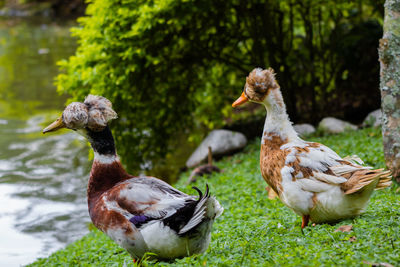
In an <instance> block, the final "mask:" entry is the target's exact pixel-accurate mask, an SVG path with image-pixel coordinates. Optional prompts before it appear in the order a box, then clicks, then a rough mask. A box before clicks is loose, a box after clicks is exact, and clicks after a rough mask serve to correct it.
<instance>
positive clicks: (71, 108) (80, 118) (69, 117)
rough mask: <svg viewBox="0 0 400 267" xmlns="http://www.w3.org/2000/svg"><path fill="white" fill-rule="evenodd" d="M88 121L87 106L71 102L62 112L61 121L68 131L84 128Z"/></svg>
mask: <svg viewBox="0 0 400 267" xmlns="http://www.w3.org/2000/svg"><path fill="white" fill-rule="evenodd" d="M88 119H89V116H88V109H87V106H86V105H85V104H83V103H80V102H72V103H71V104H69V105H68V106H67V107H66V108H65V110H64V112H63V121H64V123H65V124H66V125H67V127H68V128H70V129H80V128H84V127H85V126H86V125H87V123H88Z"/></svg>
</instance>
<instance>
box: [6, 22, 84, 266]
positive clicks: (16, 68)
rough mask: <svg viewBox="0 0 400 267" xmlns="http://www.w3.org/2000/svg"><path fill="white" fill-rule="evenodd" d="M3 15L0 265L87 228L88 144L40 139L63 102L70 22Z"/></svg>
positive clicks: (28, 257) (68, 136) (71, 138)
mask: <svg viewBox="0 0 400 267" xmlns="http://www.w3.org/2000/svg"><path fill="white" fill-rule="evenodd" d="M12 24H13V25H12V27H10V22H5V21H0V203H2V204H1V205H0V236H1V238H0V266H19V265H21V264H27V263H29V262H32V261H33V260H34V259H35V258H37V257H41V256H47V255H48V254H49V253H50V252H52V251H55V250H57V249H59V248H61V247H63V246H65V244H66V243H69V242H72V241H73V240H76V239H78V238H79V237H81V236H82V235H83V234H84V233H86V232H87V223H88V222H89V217H88V214H87V206H86V183H87V177H88V173H89V169H90V163H89V162H88V160H87V159H88V146H87V145H86V142H85V141H83V140H82V139H80V137H79V136H77V135H76V134H74V133H72V132H64V134H63V133H61V134H60V135H54V134H53V135H49V136H46V138H43V136H42V134H41V129H42V127H43V126H44V125H45V124H46V123H49V122H51V120H52V119H54V117H56V115H55V113H57V114H58V113H59V112H60V111H61V110H62V108H63V106H64V102H65V96H64V97H60V96H59V95H58V94H57V93H56V91H55V87H54V85H53V79H54V77H55V75H56V74H57V67H56V62H57V61H58V60H60V59H62V58H67V57H68V56H69V55H71V54H72V53H73V52H74V50H75V41H74V40H73V39H72V38H71V37H70V36H69V30H68V29H69V26H70V25H67V26H59V25H55V24H46V23H43V22H40V23H32V21H29V22H19V23H17V24H14V22H13V23H12Z"/></svg>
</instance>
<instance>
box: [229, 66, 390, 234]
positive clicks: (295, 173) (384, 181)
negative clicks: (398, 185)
mask: <svg viewBox="0 0 400 267" xmlns="http://www.w3.org/2000/svg"><path fill="white" fill-rule="evenodd" d="M248 101H250V102H254V103H258V104H261V105H264V106H265V108H266V111H267V116H266V119H265V124H264V129H263V134H262V138H261V151H260V169H261V175H262V177H263V179H264V180H265V181H266V182H267V184H268V185H269V186H270V187H271V188H272V189H273V190H274V191H275V193H276V194H277V195H278V197H279V198H280V199H281V201H282V202H283V203H284V204H285V205H286V206H287V207H289V208H290V209H292V210H293V211H294V212H295V213H296V214H298V215H300V216H301V218H302V223H301V229H303V228H305V227H306V226H307V225H308V224H309V222H310V221H311V222H313V223H316V224H318V223H335V222H338V221H341V220H344V219H348V218H353V217H355V216H358V215H360V214H362V213H363V212H364V211H365V208H366V206H367V204H368V201H369V199H370V197H371V194H372V192H373V191H374V189H383V188H386V187H388V186H390V185H391V173H390V171H387V170H386V171H385V170H384V169H372V168H371V167H368V166H364V164H363V162H362V160H361V159H360V158H359V157H357V156H356V155H354V156H350V157H345V158H341V157H340V156H339V155H338V154H337V153H336V152H334V151H333V150H332V149H330V148H329V147H327V146H325V145H323V144H320V143H316V142H308V141H305V140H303V139H301V138H300V137H299V136H298V134H297V133H296V131H295V130H294V128H293V125H292V123H291V121H290V119H289V116H288V114H287V112H286V107H285V103H284V101H283V97H282V93H281V90H280V86H279V84H278V82H277V81H276V79H275V72H274V70H273V69H272V68H269V69H262V68H255V69H253V70H252V71H251V72H250V73H249V75H248V76H247V77H246V82H245V86H244V90H243V92H242V94H241V96H240V97H239V98H238V99H237V100H236V101H235V102H234V103H233V104H232V107H237V106H240V105H242V104H244V103H246V102H248Z"/></svg>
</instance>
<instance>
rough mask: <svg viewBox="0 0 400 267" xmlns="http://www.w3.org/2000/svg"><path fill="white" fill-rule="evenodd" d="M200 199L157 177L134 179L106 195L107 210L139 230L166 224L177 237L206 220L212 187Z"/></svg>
mask: <svg viewBox="0 0 400 267" xmlns="http://www.w3.org/2000/svg"><path fill="white" fill-rule="evenodd" d="M195 189H196V190H197V191H198V192H199V195H200V196H199V197H198V198H196V197H194V196H189V195H187V194H185V193H183V192H181V191H179V190H177V189H175V188H173V187H172V186H170V185H169V184H167V183H165V182H163V181H161V180H159V179H157V178H154V177H141V178H132V179H130V180H127V181H124V182H122V183H120V184H117V185H116V186H114V187H113V188H112V189H111V190H109V191H108V193H107V195H105V196H104V198H105V199H104V200H105V201H106V203H107V207H109V208H112V209H114V210H115V211H118V212H119V213H120V214H123V215H124V216H125V217H126V218H127V219H128V220H129V221H130V222H131V223H132V224H133V225H134V226H135V227H136V228H138V229H140V228H142V227H145V226H146V225H147V224H149V223H153V222H155V221H162V222H163V224H164V225H165V226H167V227H169V228H170V229H172V230H174V231H176V233H177V234H179V235H183V234H185V233H187V232H188V231H190V230H192V229H194V228H195V227H196V226H197V225H199V224H200V223H201V222H202V221H203V220H204V218H205V214H206V207H207V203H206V202H207V200H208V199H209V198H210V196H209V192H208V187H207V189H206V192H205V194H202V192H201V191H200V190H199V189H197V188H195Z"/></svg>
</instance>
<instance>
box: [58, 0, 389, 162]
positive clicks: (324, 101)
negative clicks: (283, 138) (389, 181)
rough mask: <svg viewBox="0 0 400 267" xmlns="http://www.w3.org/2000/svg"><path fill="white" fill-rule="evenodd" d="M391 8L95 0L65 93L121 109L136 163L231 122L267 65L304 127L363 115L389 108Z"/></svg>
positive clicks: (62, 81)
mask: <svg viewBox="0 0 400 267" xmlns="http://www.w3.org/2000/svg"><path fill="white" fill-rule="evenodd" d="M382 10H383V1H382V0H379V1H372V0H371V1H362V0H353V1H343V0H336V1H327V0H318V1H314V0H306V1H304V0H284V1H274V0H261V1H260V0H251V1H239V0H235V1H220V0H219V1H211V0H153V1H143V0H122V1H121V0H96V1H89V5H88V8H87V16H85V17H82V18H80V19H79V23H80V25H81V27H78V28H75V29H74V30H73V34H74V35H75V36H77V37H78V39H79V41H78V42H79V48H78V50H77V52H76V55H74V56H72V57H70V58H69V59H68V60H65V61H62V62H60V67H61V69H62V70H63V71H64V73H62V74H60V75H59V76H58V78H57V84H58V89H59V91H61V92H64V93H69V94H71V95H72V96H73V97H74V99H76V100H82V99H83V98H84V96H85V95H87V94H88V93H92V94H101V95H103V96H105V97H107V98H109V99H110V100H111V101H112V102H113V103H114V106H115V107H116V110H117V112H118V113H119V115H120V117H121V118H122V119H121V120H119V121H118V125H117V127H115V131H114V132H115V134H116V138H117V139H118V142H117V143H118V145H119V152H120V153H121V154H124V155H129V156H130V157H129V158H130V159H131V160H130V161H129V162H125V163H128V167H133V166H134V165H138V164H139V163H140V162H141V161H142V160H143V159H152V158H154V157H156V156H162V155H164V154H165V152H166V151H167V150H168V146H169V141H170V140H171V139H173V138H174V137H175V136H176V133H177V132H183V131H185V130H187V129H188V128H190V127H193V126H198V127H205V128H207V129H210V128H215V127H221V126H223V125H224V123H226V121H225V120H224V119H226V118H230V117H232V115H233V114H232V113H233V111H232V109H231V107H230V104H231V102H232V101H233V100H234V99H235V98H236V97H237V96H238V94H240V88H242V86H243V84H244V77H245V76H246V75H247V74H248V72H249V71H250V70H251V69H253V68H254V67H257V66H259V67H268V66H271V67H273V68H274V69H275V70H276V71H277V73H278V79H279V81H280V84H281V86H282V88H283V90H284V97H285V100H286V102H287V104H288V109H289V113H290V115H291V118H292V119H293V120H294V121H298V120H309V121H311V122H316V121H317V120H318V119H319V118H320V117H321V116H323V115H325V114H330V115H335V114H336V115H341V116H343V115H346V114H349V111H351V112H353V113H352V114H353V116H354V109H357V111H362V112H364V113H365V112H367V111H369V110H371V109H372V108H377V106H379V91H378V90H377V88H378V64H377V52H376V47H377V40H378V39H379V38H380V36H381V26H380V25H379V23H378V22H377V20H376V19H378V20H381V18H382V12H383V11H382ZM371 51H372V52H371ZM360 63H362V64H360ZM338 85H340V86H341V87H338ZM362 112H358V113H356V114H362ZM132 146H134V147H135V149H132ZM122 158H123V159H124V158H127V157H125V156H123V157H122ZM129 164H130V165H129Z"/></svg>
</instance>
